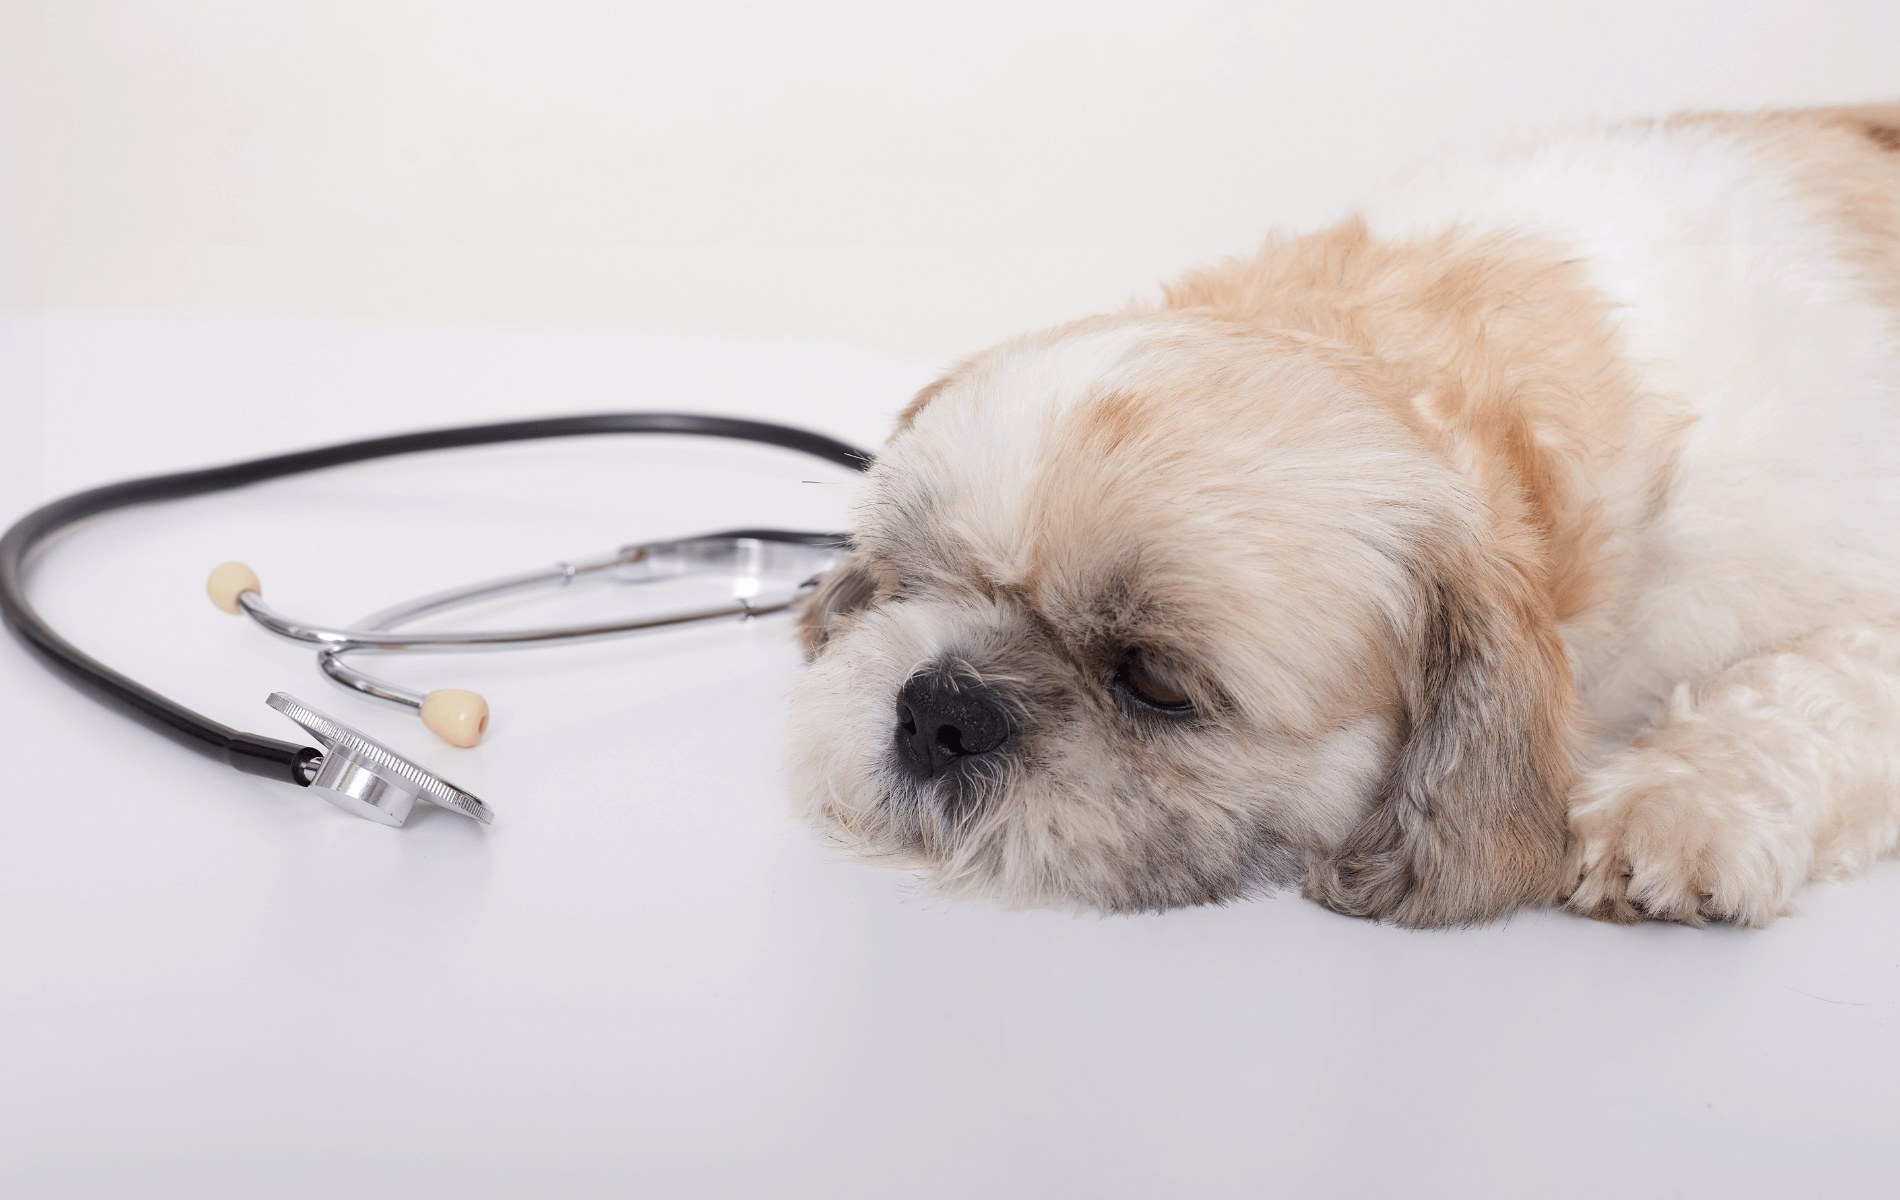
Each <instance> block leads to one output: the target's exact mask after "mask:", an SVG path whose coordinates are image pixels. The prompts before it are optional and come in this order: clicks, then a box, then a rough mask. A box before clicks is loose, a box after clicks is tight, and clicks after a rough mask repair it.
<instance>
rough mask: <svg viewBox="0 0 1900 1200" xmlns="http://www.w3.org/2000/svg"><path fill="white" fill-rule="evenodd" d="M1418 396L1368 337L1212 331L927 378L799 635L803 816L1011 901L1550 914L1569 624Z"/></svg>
mask: <svg viewBox="0 0 1900 1200" xmlns="http://www.w3.org/2000/svg"><path fill="white" fill-rule="evenodd" d="M1391 391H1392V387H1391V385H1390V383H1389V382H1387V381H1385V380H1384V379H1383V378H1382V377H1381V376H1380V374H1379V373H1378V372H1377V371H1376V370H1374V369H1373V367H1372V366H1371V365H1370V364H1367V363H1365V362H1363V361H1361V360H1359V359H1357V358H1355V357H1354V356H1353V355H1352V354H1351V353H1349V352H1348V351H1346V350H1345V349H1343V348H1340V347H1334V346H1330V345H1328V344H1325V343H1321V342H1318V341H1316V340H1313V339H1307V338H1303V337H1298V336H1294V335H1283V334H1273V333H1266V332H1262V331H1259V330H1255V329H1249V328H1245V327H1242V326H1239V325H1234V324H1229V323H1227V322H1223V321H1219V320H1216V319H1213V318H1212V317H1207V316H1199V315H1195V314H1192V313H1165V314H1158V315H1148V316H1138V317H1115V318H1100V319H1096V320H1091V321H1085V322H1081V323H1079V324H1076V325H1073V326H1068V327H1065V328H1063V329H1060V330H1057V331H1055V332H1053V333H1049V334H1043V335H1038V336H1034V337H1030V338H1026V339H1023V340H1021V341H1018V342H1014V343H1010V344H1008V345H1005V346H1003V347H1001V348H999V349H997V350H994V351H991V352H989V353H988V354H986V355H983V356H981V357H979V358H976V359H974V360H972V361H970V362H969V363H966V364H964V365H963V366H962V367H960V368H958V369H957V370H956V371H955V372H953V373H952V374H951V375H950V376H949V377H948V378H946V379H944V380H943V381H941V382H940V383H938V384H936V385H933V386H932V387H931V388H929V389H927V390H926V391H925V393H924V394H923V395H921V396H919V397H918V400H917V402H915V403H914V404H913V405H912V406H911V408H910V409H909V410H907V412H906V413H905V415H904V417H903V419H902V421H901V423H900V428H899V430H898V432H897V433H896V435H895V436H894V437H893V438H892V439H891V442H890V444H889V446H888V447H887V449H886V450H885V451H884V453H883V454H882V455H880V456H879V458H878V460H877V463H876V465H875V466H874V467H873V468H872V469H871V471H870V474H869V476H868V478H867V481H866V484H865V487H866V491H865V493H864V495H863V497H862V500H861V502H860V504H859V506H858V510H857V517H858V532H857V535H856V543H855V547H854V549H853V551H852V553H851V555H850V556H849V558H848V559H847V560H846V561H845V562H844V563H843V565H841V566H840V567H839V568H837V569H836V570H834V571H833V572H832V573H831V574H830V575H829V576H828V577H827V578H826V579H825V581H824V582H823V583H822V585H821V586H820V587H819V588H818V590H817V591H816V592H815V593H814V594H812V596H810V597H809V599H808V601H807V602H806V606H805V609H804V611H803V617H802V619H803V629H804V634H805V637H806V641H807V645H808V647H809V649H810V652H811V655H812V664H811V666H810V667H809V669H808V670H807V672H806V674H805V676H804V678H803V679H802V680H801V681H800V682H799V684H798V686H797V689H796V691H795V693H794V697H793V714H792V721H791V730H790V736H791V761H792V768H793V775H794V788H795V792H796V796H797V803H798V804H799V805H800V806H801V808H802V810H803V811H804V812H805V813H806V814H807V815H808V816H809V817H810V818H811V819H812V820H813V821H814V822H816V823H817V824H818V825H819V826H820V827H821V828H823V829H825V830H827V831H828V832H829V833H830V834H832V835H833V836H834V837H836V838H837V839H839V840H840V841H842V842H843V843H844V844H846V845H848V846H850V847H851V848H852V849H854V850H856V851H859V852H861V853H865V854H868V855H872V856H876V857H881V858H884V859H887V860H891V861H896V862H900V863H904V864H907V865H912V866H917V867H921V868H923V869H924V870H926V871H927V872H929V873H930V874H931V875H932V876H933V877H934V879H935V881H936V882H937V884H938V885H939V886H940V887H942V888H944V889H946V890H948V891H951V892H953V893H959V894H980V895H986V896H990V897H992V898H995V899H999V900H1002V901H1003V902H1005V903H1010V904H1016V905H1049V904H1054V905H1080V906H1086V907H1093V908H1097V909H1100V910H1104V911H1114V912H1121V911H1131V910H1141V909H1162V908H1167V907H1171V906H1174V905H1179V904H1196V903H1205V902H1209V901H1221V900H1226V899H1229V898H1233V897H1238V896H1242V895H1246V894H1250V893H1256V892H1260V891H1263V890H1267V889H1270V888H1272V887H1273V886H1275V885H1281V884H1291V883H1303V884H1304V885H1305V887H1306V890H1307V893H1308V894H1309V895H1311V896H1313V897H1314V898H1316V899H1318V900H1320V901H1322V902H1323V903H1326V904H1328V905H1330V906H1332V907H1334V908H1337V909H1339V910H1341V911H1344V912H1350V913H1354V914H1358V915H1364V916H1371V917H1378V918H1383V919H1388V920H1394V921H1399V922H1403V923H1407V924H1445V923H1458V922H1469V921H1477V920H1484V919H1487V918H1490V917H1493V916H1496V915H1499V914H1501V913H1503V912H1506V911H1509V910H1510V909H1511V908H1514V907H1516V906H1518V905H1520V904H1523V903H1527V902H1539V901H1547V900H1548V899H1550V898H1551V897H1552V896H1553V895H1554V894H1555V892H1556V890H1557V884H1558V882H1559V880H1558V872H1559V868H1560V863H1561V860H1562V854H1563V841H1564V825H1563V793H1564V790H1565V788H1566V786H1567V783H1568V780H1569V777H1570V772H1571V760H1570V753H1569V742H1568V735H1567V733H1566V728H1567V715H1568V708H1569V706H1570V690H1569V682H1568V675H1567V672H1566V669H1565V665H1564V659H1563V653H1562V650H1561V647H1560V645H1559V643H1558V640H1557V637H1556V634H1555V631H1554V627H1553V624H1552V618H1551V616H1550V613H1549V609H1548V605H1547V604H1545V603H1543V602H1541V600H1540V588H1539V586H1538V579H1537V578H1536V569H1535V566H1534V563H1533V562H1532V554H1531V551H1529V550H1527V549H1526V547H1525V546H1524V545H1520V544H1518V543H1519V542H1523V541H1525V540H1526V539H1524V538H1520V537H1518V534H1519V533H1521V532H1522V531H1521V530H1516V529H1513V528H1511V527H1510V526H1509V522H1505V523H1504V527H1503V528H1500V519H1499V517H1498V515H1497V513H1496V512H1495V511H1493V508H1492V506H1489V505H1487V504H1486V503H1485V501H1484V499H1483V497H1481V496H1480V495H1478V494H1477V492H1476V491H1474V487H1473V485H1472V484H1471V483H1470V482H1468V481H1467V479H1466V478H1465V477H1464V476H1463V475H1462V474H1461V473H1460V472H1458V471H1457V470H1454V469H1453V467H1452V466H1451V464H1450V463H1449V462H1448V460H1447V458H1446V457H1445V456H1444V454H1442V453H1441V452H1440V450H1439V449H1438V448H1437V447H1436V445H1435V440H1434V435H1433V434H1432V433H1431V432H1430V431H1428V430H1426V429H1425V428H1423V427H1422V426H1421V425H1420V424H1419V423H1418V421H1417V418H1416V417H1414V416H1413V415H1412V413H1411V408H1410V398H1409V397H1406V396H1394V395H1390V394H1388V393H1390V392H1391ZM1514 539H1515V540H1514Z"/></svg>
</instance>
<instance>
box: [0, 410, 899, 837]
mask: <svg viewBox="0 0 1900 1200" xmlns="http://www.w3.org/2000/svg"><path fill="white" fill-rule="evenodd" d="M598 433H675V434H697V435H701V436H708V437H724V438H736V439H739V440H741V441H750V442H763V443H766V444H768V445H773V446H781V447H784V448H786V449H789V450H799V451H802V452H804V453H806V454H811V455H814V456H816V457H818V458H822V459H825V460H827V461H829V462H834V463H838V464H841V465H843V466H847V467H852V468H855V469H859V470H862V469H864V468H865V467H867V466H869V465H870V461H871V457H870V455H868V454H865V453H863V452H862V451H859V450H855V449H853V448H852V447H850V446H847V445H845V444H844V443H843V442H840V441H836V440H834V439H832V438H829V437H826V436H824V435H823V434H818V433H812V432H810V431H807V430H802V429H794V428H791V427H789V426H785V425H775V424H772V423H770V422H766V421H748V420H740V419H737V418H732V417H708V416H697V415H694V414H691V413H604V414H600V415H596V416H580V417H557V418H550V419H544V420H534V421H511V422H505V423H502V424H495V425H465V426H459V427H453V428H448V429H435V430H429V431H426V432H423V433H410V434H401V435H398V436H395V437H384V438H371V439H369V440H367V441H360V442H346V443H343V444H340V445H335V446H324V447H320V448H318V449H315V450H305V451H301V452H299V453H295V454H283V455H276V456H273V457H270V458H259V459H252V460H250V461H248V462H240V463H233V464H231V465H229V466H224V467H212V468H209V469H206V470H201V471H183V472H179V473H177V474H173V475H158V476H152V477H150V478H146V479H133V480H128V481H126V482H124V483H114V484H108V485H106V486H104V487H97V488H93V489H91V490H89V491H84V492H79V493H77V494H75V495H72V496H68V497H66V498H65V499H62V500H55V501H54V502H52V503H51V504H48V505H45V506H44V507H42V508H39V509H36V510H35V511H33V512H31V513H28V514H27V515H26V516H25V517H22V518H21V519H20V520H19V521H18V522H16V523H15V524H14V526H13V528H11V529H9V530H8V531H7V533H6V536H5V537H4V538H0V619H4V620H5V621H6V624H7V627H8V628H9V629H11V630H12V631H13V633H14V635H15V636H16V637H18V638H19V639H20V640H21V642H23V643H24V644H25V645H26V647H27V648H28V649H29V650H31V651H33V653H34V654H35V655H37V656H38V657H39V658H40V659H41V661H43V662H44V663H46V665H47V666H49V667H51V668H52V669H53V670H54V671H55V672H56V673H58V674H60V675H63V676H65V677H66V679H67V681H68V682H70V683H72V684H73V685H74V686H75V687H77V688H79V689H80V690H81V691H83V692H86V693H88V694H90V695H91V696H93V697H94V698H95V699H97V700H99V701H101V702H103V703H105V704H106V705H108V706H110V707H113V708H116V709H118V710H119V711H120V712H122V713H124V714H125V715H126V716H129V717H131V718H132V719H133V720H135V721H137V722H139V723H140V724H142V725H145V726H146V727H148V728H150V729H153V730H155V731H156V732H158V733H161V734H163V735H164V736H166V737H168V738H171V739H172V740H173V741H175V742H178V743H179V744H181V745H183V746H186V747H187V748H189V749H192V750H196V751H198V752H199V753H201V754H205V755H208V756H210V757H212V758H215V759H218V760H219V761H221V762H223V763H225V764H227V765H228V766H231V767H233V768H235V769H237V770H239V771H244V772H246V773H248V774H252V775H261V776H263V777H265V778H267V779H275V780H279V781H281V782H286V783H291V784H294V785H296V786H298V787H305V788H309V789H311V790H313V791H315V792H317V793H318V794H319V795H321V796H323V797H324V798H325V799H327V800H329V801H330V802H331V803H333V804H335V805H337V806H338V807H339V808H342V809H344V810H345V811H347V812H351V813H355V814H356V815H357V816H361V817H366V818H368V819H370V820H372V821H378V822H380V823H382V824H384V825H397V826H399V825H401V824H402V823H403V822H404V821H405V820H407V819H408V817H409V813H410V811H411V810H412V809H413V808H414V807H415V804H416V801H417V800H427V801H429V802H430V803H432V804H436V805H439V806H441V807H443V808H447V809H450V810H452V811H454V812H459V813H461V814H462V815H463V816H467V817H472V818H474V819H475V820H477V821H480V822H482V823H483V824H486V823H488V822H489V821H492V820H493V819H494V812H493V810H492V809H490V808H489V807H488V805H487V804H485V803H483V802H482V801H481V800H480V799H478V798H477V797H475V796H474V795H471V794H470V793H469V792H467V791H465V790H463V789H462V788H459V787H456V786H455V785H454V784H452V783H449V782H448V781H447V780H445V779H443V778H442V777H441V776H439V775H437V774H435V773H434V772H432V771H429V770H427V769H426V768H424V767H421V766H419V765H418V764H416V763H415V762H414V761H413V760H411V759H409V758H407V757H405V756H404V755H401V754H398V753H397V752H396V751H394V750H392V749H390V748H389V747H388V746H386V745H384V744H383V743H381V742H379V741H377V740H376V739H375V738H372V737H370V736H369V735H368V734H366V733H363V732H362V731H360V730H357V729H354V728H352V727H350V726H349V725H347V724H345V723H343V722H342V721H339V720H337V719H336V718H334V717H331V716H328V715H326V714H325V713H322V712H319V711H318V710H317V709H315V708H312V707H311V706H309V705H308V704H305V703H304V702H303V701H301V700H299V699H297V698H296V697H295V696H292V695H290V694H289V693H287V692H275V693H273V694H272V695H271V696H270V697H269V698H268V699H267V700H266V701H265V703H266V704H268V705H269V706H270V707H271V708H273V709H275V710H276V711H277V712H279V713H281V714H283V715H284V716H285V717H288V718H289V719H290V720H292V721H294V722H296V723H297V724H298V725H299V726H301V727H302V728H303V729H304V731H305V732H306V733H308V734H309V735H310V737H311V738H313V739H314V740H315V741H316V742H317V743H318V744H319V746H320V747H321V749H319V748H318V747H313V746H302V745H298V744H296V743H294V742H284V741H279V740H277V739H275V738H267V737H262V736H260V735H258V734H253V733H241V732H239V731H237V730H234V729H231V728H230V727H228V726H225V725H221V724H219V723H217V722H216V721H213V720H211V719H210V718H208V717H205V716H202V715H200V714H198V713H196V712H193V711H191V710H190V709H188V708H185V707H184V706H183V705H180V704H178V703H177V702H175V701H172V700H169V699H167V698H166V697H164V696H162V695H160V694H159V693H157V692H155V691H153V690H152V689H151V688H148V687H146V686H145V685H144V684H141V683H138V682H136V681H134V680H132V679H130V678H127V677H126V676H124V675H121V674H120V673H118V672H117V671H114V670H112V669H111V668H110V667H107V666H105V665H104V664H103V663H100V662H99V661H97V660H96V659H94V658H92V657H90V656H89V655H87V654H85V653H84V652H82V651H80V650H79V649H78V648H77V647H75V646H73V645H72V643H70V642H68V641H66V639H64V638H62V637H61V636H60V635H59V634H57V633H55V632H54V631H53V629H52V627H51V626H49V625H48V624H47V623H46V621H45V620H44V618H42V617H41V616H40V615H39V613H38V612H37V611H35V610H34V608H33V606H32V605H31V604H29V603H28V602H27V599H26V592H25V577H26V569H27V564H28V560H29V559H30V557H31V556H32V554H33V551H34V550H35V549H36V548H37V547H39V546H40V545H42V544H43V543H45V542H46V540H47V539H48V538H50V537H52V536H53V535H54V534H56V533H58V532H60V531H61V530H63V529H66V528H68V527H69V526H71V525H73V524H75V523H77V522H79V521H83V520H85V519H86V518H88V517H93V516H97V515H99V514H101V513H106V512H111V511H112V510H114V509H119V508H125V507H127V506H129V505H133V504H144V503H152V502H155V501H160V500H176V499H182V498H183V497H186V496H196V495H202V494H204V493H207V492H217V491H225V490H228V489H231V488H237V487H243V486H245V485H247V484H252V483H258V482H261V481H263V480H266V479H276V478H279V477H281V476H285V475H295V474H299V473H301V472H304V471H314V470H317V469H319V468H322V467H333V466H340V465H342V464H344V463H353V462H363V461H365V460H368V459H376V458H387V457H390V456H392V455H397V454H411V453H415V452H418V451H423V450H444V449H449V448H453V447H461V446H485V445H493V444H496V443H500V442H519V441H529V440H534V439H539V438H554V437H573V436H578V435H583V434H598ZM845 544H846V539H845V536H844V535H843V534H837V533H797V532H789V531H785V530H775V529H741V530H732V531H729V532H725V533H716V534H709V535H707V536H705V537H697V538H687V539H682V540H676V541H668V542H648V543H643V544H639V545H632V546H624V547H622V548H620V549H618V550H615V551H613V552H611V553H608V554H603V555H599V556H597V557H594V558H591V559H585V560H581V561H576V562H563V563H557V564H555V565H553V566H552V567H546V568H543V569H540V570H535V571H528V572H524V573H521V574H516V575H508V576H504V577H502V578H499V579H490V580H486V581H484V582H481V583H475V584H470V585H468V586H466V587H460V588H454V589H451V590H449V591H443V592H435V593H431V594H430V595H427V596H423V597H421V598H419V599H416V600H411V601H409V602H407V603H404V604H398V605H395V606H392V607H389V608H385V609H382V610H380V611H378V612H375V613H371V614H370V615H369V616H367V617H364V618H363V619H362V620H360V621H357V622H355V623H354V624H353V625H352V626H350V627H348V628H341V629H339V628H330V627H327V626H322V625H313V624H310V623H307V622H302V621H297V620H293V619H291V618H289V617H286V616H284V615H283V614H282V613H279V612H278V611H276V610H275V609H273V608H272V607H271V606H270V605H268V604H266V603H265V602H264V594H263V586H262V584H261V583H260V582H259V581H258V578H257V576H256V574H255V573H254V572H253V571H251V569H250V568H249V567H247V566H245V565H244V564H242V563H225V564H223V565H222V566H220V567H218V568H217V569H215V570H214V571H212V573H211V577H210V579H209V580H208V581H207V584H206V591H207V593H208V594H209V595H210V597H211V600H212V602H213V603H215V604H217V605H218V607H220V608H222V609H224V610H225V611H226V612H230V613H242V614H244V615H246V616H248V617H250V618H251V619H252V620H253V621H255V622H257V623H258V624H259V625H261V626H263V627H264V628H265V629H267V630H269V631H270V632H271V633H274V634H276V635H278V636H279V637H284V638H289V639H290V640H292V641H297V642H303V643H306V644H309V645H314V646H316V647H317V648H318V652H317V663H318V667H319V668H320V669H321V670H322V671H323V673H324V674H325V675H326V676H328V677H329V678H330V679H331V680H333V681H335V682H336V683H338V684H340V685H342V686H343V687H345V688H348V689H350V690H352V691H355V692H357V693H359V694H361V695H365V696H370V697H373V698H375V699H377V700H381V701H385V702H387V703H390V704H395V705H399V706H402V707H405V708H410V709H414V710H415V711H416V712H417V713H418V715H420V716H421V718H422V721H423V723H424V724H425V725H426V726H427V727H428V728H429V729H430V730H431V731H432V732H434V733H435V734H436V735H437V736H439V737H441V738H443V739H444V740H445V741H448V742H450V743H452V744H454V745H457V746H465V747H466V746H473V745H475V744H476V743H478V742H479V741H480V740H481V738H482V735H483V734H484V733H485V732H486V731H487V726H488V716H489V711H488V703H487V701H486V700H484V699H483V698H482V697H481V696H479V695H476V694H475V693H474V692H469V691H464V690H462V689H458V688H442V689H438V690H436V691H432V692H428V693H423V692H418V691H415V690H414V689H411V688H406V687H403V686H401V685H399V684H395V683H391V682H389V681H387V680H383V679H378V678H376V677H375V676H373V675H370V674H369V673H367V672H366V671H364V670H362V669H361V668H360V667H359V666H357V665H356V664H354V663H352V662H350V661H348V658H349V656H350V655H352V654H359V653H364V652H371V653H389V652H397V651H465V650H495V649H509V648H518V647H528V646H544V645H549V644H558V643H564V642H570V641H575V640H583V639H593V638H604V637H615V636H619V635H622V634H629V633H637V632H642V631H649V630H658V629H666V628H673V627H677V626H680V625H684V624H689V623H696V622H701V621H711V620H720V619H726V620H732V619H740V620H749V619H751V618H754V617H759V616H764V615H766V614H768V613H774V612H780V611H783V610H785V609H787V608H789V607H790V606H791V605H792V603H793V602H794V601H795V600H796V599H797V597H798V596H799V594H801V593H802V592H803V591H804V590H806V589H807V588H810V587H812V586H814V585H815V584H816V582H817V578H818V576H820V575H821V574H823V573H824V572H825V571H826V570H828V569H829V568H830V567H831V566H832V565H833V564H834V563H835V562H836V561H837V559H838V558H839V556H840V555H841V554H842V553H843V551H844V548H845ZM688 576H704V577H712V576H720V577H724V578H726V579H727V580H729V583H730V587H729V591H730V598H729V599H728V600H726V601H724V602H721V603H715V604H711V605H701V606H699V607H696V608H693V609H690V610H687V611H683V612H677V613H666V614H662V615H658V616H655V615H641V616H638V617H627V618H622V619H617V620H607V621H595V622H591V623H586V624H578V625H563V626H549V627H542V628H528V629H503V630H478V631H472V632H461V631H420V630H408V631H405V629H404V627H405V626H408V625H410V624H412V623H414V622H417V621H420V620H423V619H424V618H428V617H436V616H439V615H441V614H442V613H445V612H448V611H450V610H453V609H457V608H461V607H464V606H467V605H472V604H478V603H483V602H486V601H490V600H495V599H498V598H501V597H504V596H516V595H522V594H527V593H533V592H538V591H549V590H565V589H570V588H575V587H584V586H588V585H591V584H599V583H608V582H611V583H618V584H636V585H637V584H646V583H655V582H659V581H664V580H673V579H682V578H685V577H688Z"/></svg>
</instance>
